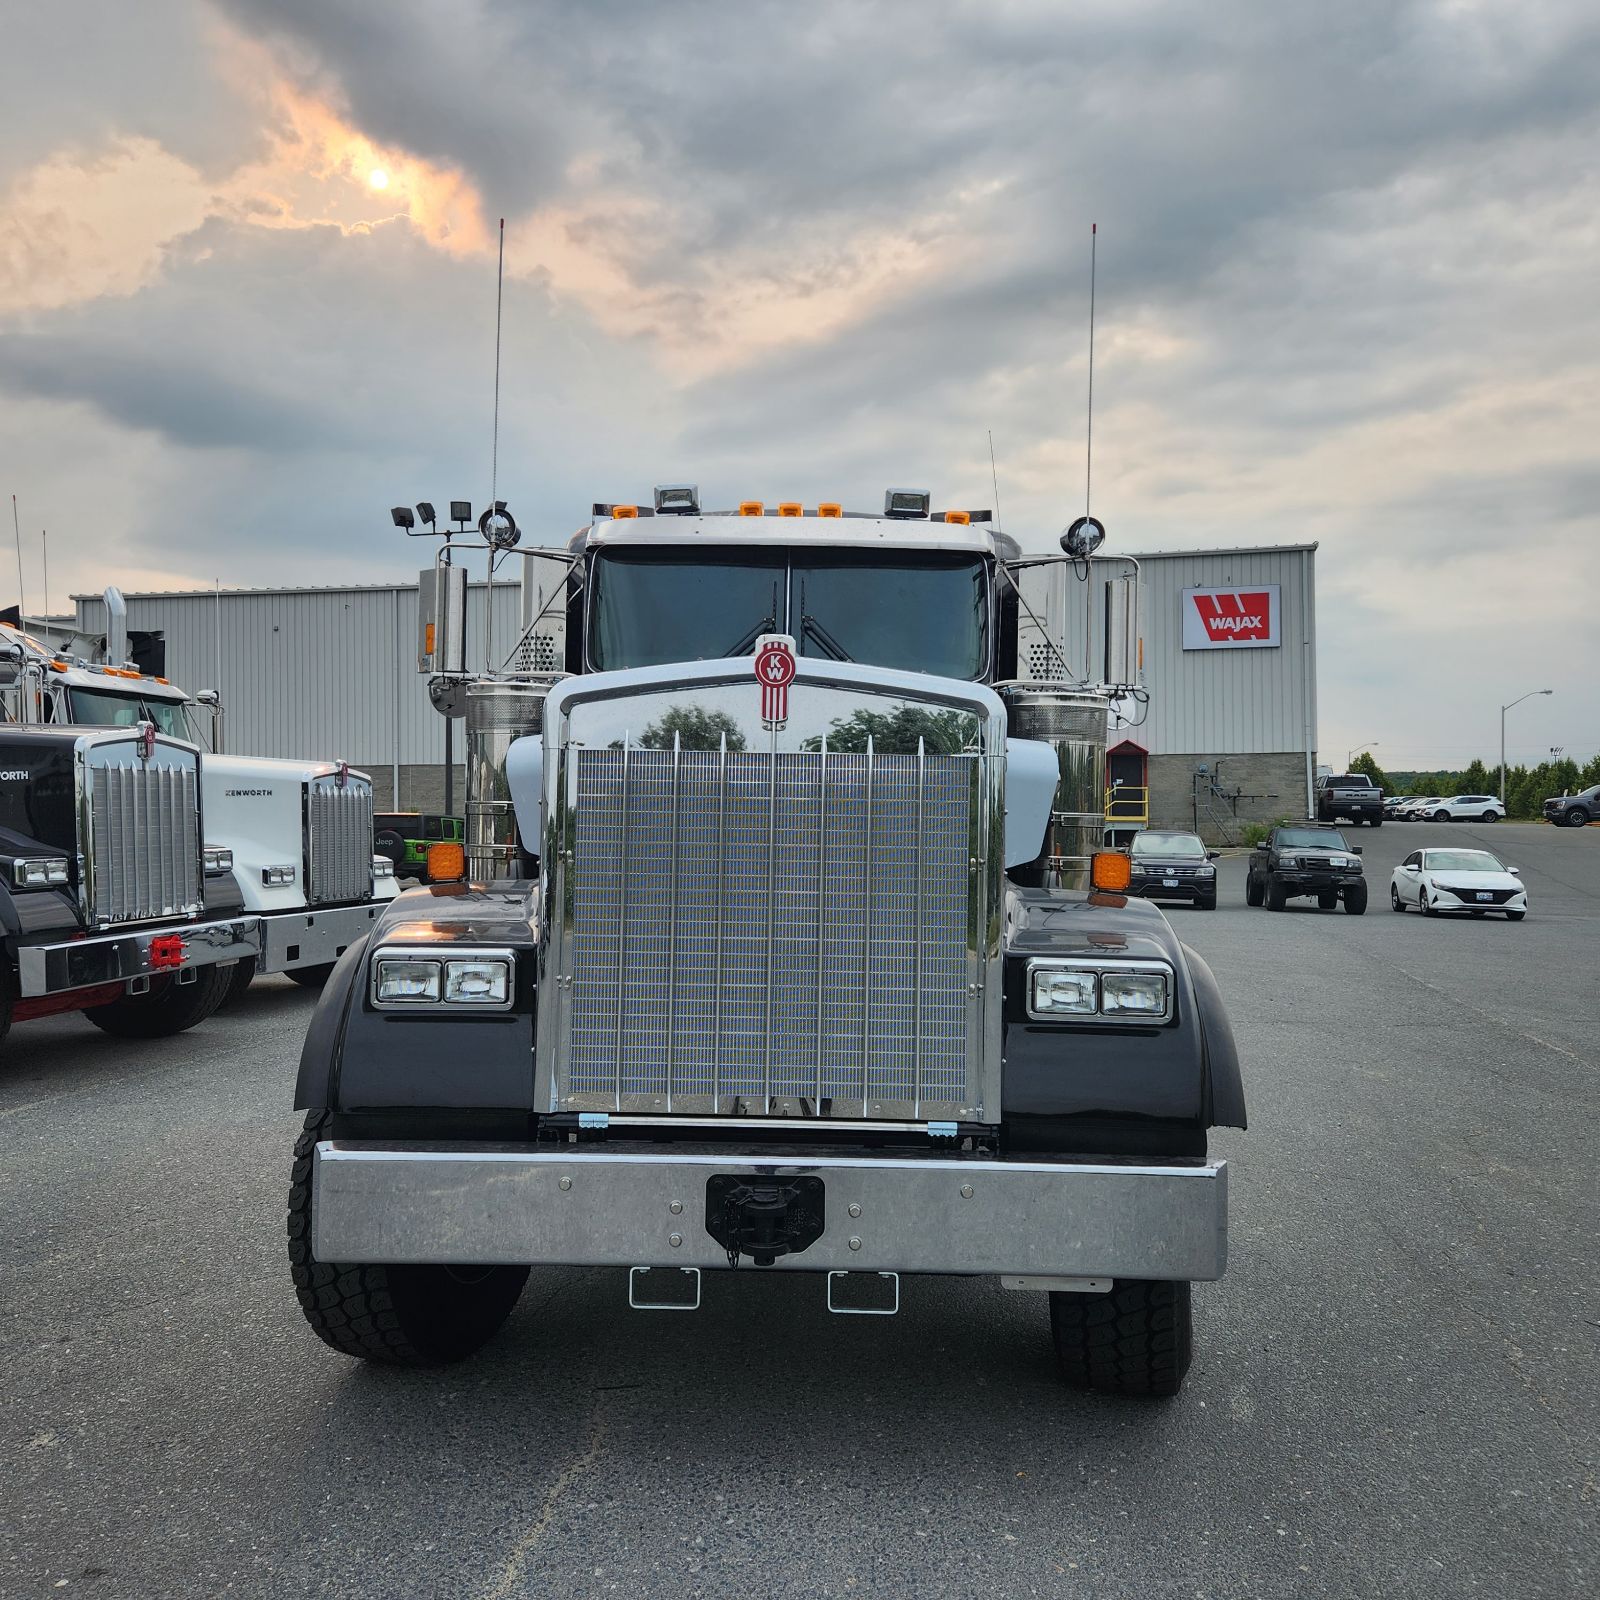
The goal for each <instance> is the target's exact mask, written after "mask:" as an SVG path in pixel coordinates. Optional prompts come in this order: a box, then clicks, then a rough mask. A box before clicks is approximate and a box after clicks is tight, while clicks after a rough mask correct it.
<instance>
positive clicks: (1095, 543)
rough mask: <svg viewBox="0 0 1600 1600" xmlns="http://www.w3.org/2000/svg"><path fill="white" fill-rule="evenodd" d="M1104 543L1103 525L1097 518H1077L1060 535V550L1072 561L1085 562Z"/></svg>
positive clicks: (1104, 532)
mask: <svg viewBox="0 0 1600 1600" xmlns="http://www.w3.org/2000/svg"><path fill="white" fill-rule="evenodd" d="M1105 542H1106V530H1105V524H1104V523H1102V522H1101V521H1100V520H1099V518H1097V517H1079V518H1078V520H1077V521H1076V522H1074V523H1073V524H1072V526H1071V527H1070V528H1068V529H1067V531H1066V532H1065V533H1063V534H1062V535H1061V548H1062V549H1063V550H1065V551H1066V553H1067V554H1068V555H1069V556H1071V557H1072V559H1073V560H1074V561H1087V560H1088V559H1089V557H1090V556H1092V555H1093V554H1094V553H1095V551H1096V550H1098V549H1099V548H1100V546H1101V545H1103V544H1104V543H1105Z"/></svg>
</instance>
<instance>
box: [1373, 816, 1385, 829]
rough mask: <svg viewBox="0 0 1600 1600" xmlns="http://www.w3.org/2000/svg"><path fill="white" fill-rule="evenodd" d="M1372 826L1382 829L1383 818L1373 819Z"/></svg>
mask: <svg viewBox="0 0 1600 1600" xmlns="http://www.w3.org/2000/svg"><path fill="white" fill-rule="evenodd" d="M1372 826H1373V827H1374V828H1381V827H1382V826H1383V818H1382V817H1374V818H1373V819H1372Z"/></svg>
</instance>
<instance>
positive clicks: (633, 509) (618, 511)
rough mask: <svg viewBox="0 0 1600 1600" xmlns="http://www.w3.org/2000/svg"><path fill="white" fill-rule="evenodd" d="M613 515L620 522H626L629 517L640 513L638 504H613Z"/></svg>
mask: <svg viewBox="0 0 1600 1600" xmlns="http://www.w3.org/2000/svg"><path fill="white" fill-rule="evenodd" d="M611 515H612V517H613V518H615V519H616V520H617V521H618V522H626V521H627V520H628V518H629V517H636V516H638V515H639V508H638V506H612V508H611Z"/></svg>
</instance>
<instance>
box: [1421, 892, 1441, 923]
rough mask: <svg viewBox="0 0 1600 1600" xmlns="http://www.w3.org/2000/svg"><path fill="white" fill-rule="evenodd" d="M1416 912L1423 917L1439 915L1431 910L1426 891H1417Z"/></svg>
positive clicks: (1431, 905) (1431, 904)
mask: <svg viewBox="0 0 1600 1600" xmlns="http://www.w3.org/2000/svg"><path fill="white" fill-rule="evenodd" d="M1417 910H1419V911H1420V912H1421V913H1422V914H1423V916H1425V917H1436V916H1438V915H1439V913H1438V912H1437V911H1435V910H1434V909H1433V903H1432V901H1430V900H1429V899H1428V891H1427V890H1426V889H1418V890H1417Z"/></svg>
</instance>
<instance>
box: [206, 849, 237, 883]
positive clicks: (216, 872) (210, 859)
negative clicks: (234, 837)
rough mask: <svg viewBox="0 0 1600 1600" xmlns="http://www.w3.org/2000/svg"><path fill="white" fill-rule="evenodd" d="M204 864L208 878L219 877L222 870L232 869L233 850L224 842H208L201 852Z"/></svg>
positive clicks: (228, 870)
mask: <svg viewBox="0 0 1600 1600" xmlns="http://www.w3.org/2000/svg"><path fill="white" fill-rule="evenodd" d="M201 856H202V858H203V860H204V861H205V865H206V876H207V877H208V878H217V877H221V875H222V874H223V873H224V872H232V871H233V851H232V850H230V849H229V848H228V847H227V846H226V845H224V844H208V845H207V846H206V847H205V849H204V850H203V851H202V852H201Z"/></svg>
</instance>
